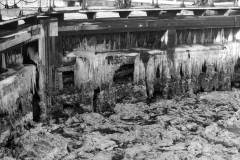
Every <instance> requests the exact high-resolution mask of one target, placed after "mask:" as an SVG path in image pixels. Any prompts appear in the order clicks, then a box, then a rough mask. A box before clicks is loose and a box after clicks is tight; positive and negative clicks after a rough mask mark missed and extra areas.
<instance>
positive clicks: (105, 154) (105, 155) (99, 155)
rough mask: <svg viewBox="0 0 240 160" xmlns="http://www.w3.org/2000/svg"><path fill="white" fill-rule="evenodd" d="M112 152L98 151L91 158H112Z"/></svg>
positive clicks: (103, 159)
mask: <svg viewBox="0 0 240 160" xmlns="http://www.w3.org/2000/svg"><path fill="white" fill-rule="evenodd" d="M112 157H113V155H112V153H109V152H99V153H97V154H96V155H95V156H94V157H93V159H92V160H112Z"/></svg>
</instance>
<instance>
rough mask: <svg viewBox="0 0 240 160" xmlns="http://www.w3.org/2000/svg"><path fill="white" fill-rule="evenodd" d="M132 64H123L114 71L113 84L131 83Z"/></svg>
mask: <svg viewBox="0 0 240 160" xmlns="http://www.w3.org/2000/svg"><path fill="white" fill-rule="evenodd" d="M133 72H134V64H124V65H122V66H121V67H120V68H119V69H118V70H117V71H115V74H114V77H113V82H114V83H115V84H121V83H127V82H132V81H133Z"/></svg>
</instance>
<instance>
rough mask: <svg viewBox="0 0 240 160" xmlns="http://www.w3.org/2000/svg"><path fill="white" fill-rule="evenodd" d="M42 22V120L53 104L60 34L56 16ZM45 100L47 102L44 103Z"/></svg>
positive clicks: (40, 53)
mask: <svg viewBox="0 0 240 160" xmlns="http://www.w3.org/2000/svg"><path fill="white" fill-rule="evenodd" d="M40 24H42V29H41V38H40V39H39V58H40V62H39V63H40V64H39V65H38V66H39V67H38V69H39V96H40V100H41V105H40V109H41V115H40V118H41V120H44V119H45V118H46V116H47V112H48V111H47V108H48V107H49V106H50V105H51V95H52V91H53V89H54V86H55V85H54V82H55V66H56V62H57V56H56V54H57V53H56V37H57V35H58V21H57V19H56V18H50V17H48V18H45V19H40ZM43 102H45V103H46V104H43Z"/></svg>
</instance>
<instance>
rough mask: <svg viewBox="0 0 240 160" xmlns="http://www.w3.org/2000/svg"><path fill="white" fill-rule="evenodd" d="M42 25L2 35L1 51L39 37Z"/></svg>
mask: <svg viewBox="0 0 240 160" xmlns="http://www.w3.org/2000/svg"><path fill="white" fill-rule="evenodd" d="M39 34H40V25H35V26H31V27H28V28H26V29H23V30H20V31H17V32H16V33H12V34H9V35H5V36H2V37H0V40H1V43H0V52H1V51H3V50H6V49H8V48H11V47H13V46H16V45H18V44H21V43H25V42H28V41H32V40H35V39H38V38H39Z"/></svg>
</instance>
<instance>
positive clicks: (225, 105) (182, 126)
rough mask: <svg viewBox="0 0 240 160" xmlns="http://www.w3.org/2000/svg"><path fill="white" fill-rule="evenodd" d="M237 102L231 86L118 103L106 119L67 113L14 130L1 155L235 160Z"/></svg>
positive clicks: (239, 138)
mask: <svg viewBox="0 0 240 160" xmlns="http://www.w3.org/2000/svg"><path fill="white" fill-rule="evenodd" d="M239 104H240V91H239V90H233V91H222V92H220V91H218V92H211V93H201V94H199V95H196V96H193V97H176V98H174V99H171V100H160V101H157V102H154V103H152V104H150V105H147V104H146V103H143V102H138V103H132V104H130V103H117V104H116V106H115V107H113V113H112V114H111V115H109V116H107V117H106V116H103V115H101V114H99V113H93V112H85V113H77V112H71V113H69V115H68V116H65V117H61V116H59V117H56V116H55V117H53V118H52V119H50V120H49V121H48V122H46V123H44V124H32V125H31V127H26V126H23V127H22V128H21V129H19V130H18V131H15V134H12V135H11V136H10V137H8V138H7V137H6V138H5V139H7V140H5V141H4V143H1V147H0V158H2V159H49V160H50V159H62V160H72V159H89V160H121V159H122V160H130V159H131V160H132V159H134V160H142V159H152V160H154V159H156V160H237V159H240V152H239V149H240V145H239V144H240V125H239V121H240V105H239ZM65 114H68V113H67V112H65ZM28 126H29V125H28ZM1 137H2V136H1ZM11 137H12V138H11ZM10 144H11V145H10ZM10 146H11V147H10Z"/></svg>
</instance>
